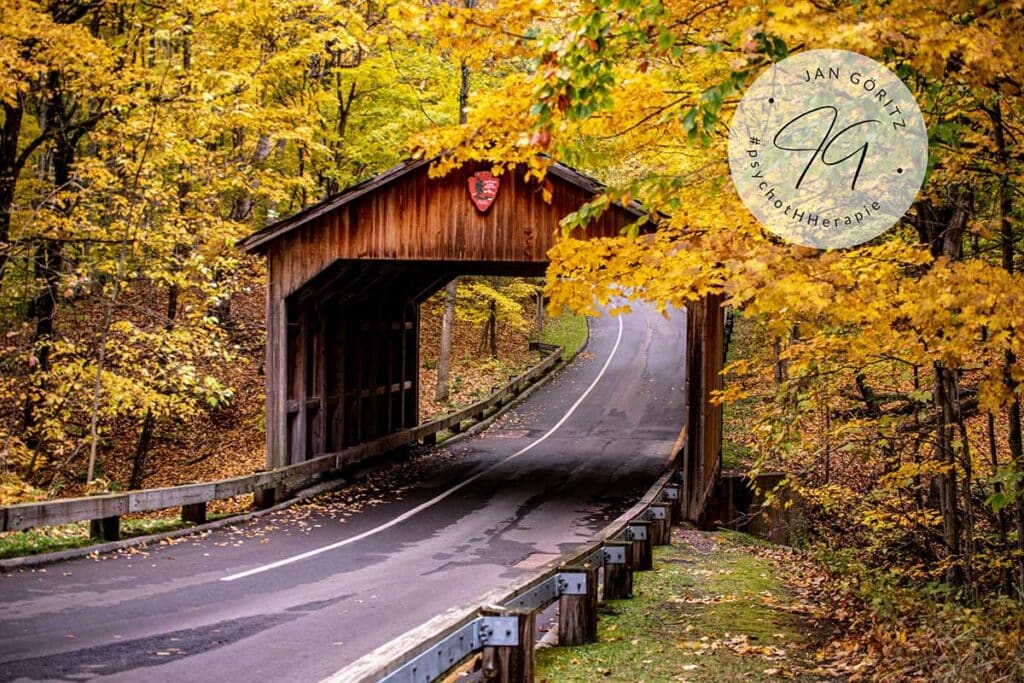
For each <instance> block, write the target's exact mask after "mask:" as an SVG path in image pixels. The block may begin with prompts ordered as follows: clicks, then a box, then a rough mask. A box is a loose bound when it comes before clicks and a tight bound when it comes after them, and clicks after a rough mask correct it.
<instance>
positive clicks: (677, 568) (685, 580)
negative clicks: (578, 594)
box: [537, 530, 807, 683]
mask: <svg viewBox="0 0 1024 683" xmlns="http://www.w3.org/2000/svg"><path fill="white" fill-rule="evenodd" d="M676 533H677V535H679V534H680V533H683V534H685V538H684V540H676V541H675V542H674V543H673V545H672V546H669V547H665V548H659V549H656V551H655V556H654V562H655V570H654V571H652V572H642V573H637V574H636V575H635V584H634V597H633V598H632V599H630V600H618V601H610V602H608V603H605V604H604V605H603V606H602V609H603V611H602V614H601V620H600V622H599V627H598V642H597V643H594V644H591V645H585V646H582V647H576V648H548V649H543V650H540V651H538V652H537V680H538V681H547V682H548V683H555V682H557V683H571V682H574V681H575V682H579V683H585V682H590V681H622V682H623V683H626V682H628V683H642V682H646V683H653V682H656V681H735V680H750V681H771V680H785V679H787V677H788V675H791V674H792V673H793V667H792V664H793V662H794V661H795V660H798V659H800V658H801V655H802V653H803V652H804V647H805V641H806V640H807V637H806V636H805V631H804V629H805V626H804V624H802V623H801V622H800V621H799V620H798V619H797V618H796V617H794V616H793V615H792V614H791V613H789V612H786V611H784V610H781V609H778V608H777V607H776V606H775V605H776V604H778V602H779V601H782V602H784V601H785V599H786V597H787V596H786V591H785V588H784V585H783V582H782V580H781V577H780V576H779V570H778V569H777V568H776V567H775V566H774V565H772V563H771V562H770V561H769V560H768V559H765V558H763V557H760V556H758V555H757V554H756V553H754V552H752V547H751V546H752V545H757V544H759V543H760V542H759V541H756V540H749V539H750V537H747V536H745V535H743V534H732V533H714V534H704V533H700V532H692V531H686V532H679V531H678V530H677V531H676Z"/></svg>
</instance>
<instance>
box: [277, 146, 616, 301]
mask: <svg viewBox="0 0 1024 683" xmlns="http://www.w3.org/2000/svg"><path fill="white" fill-rule="evenodd" d="M476 170H479V169H478V168H465V169H461V170H459V171H454V172H452V173H451V174H449V175H447V176H445V177H444V178H430V177H429V176H428V169H427V166H421V167H419V168H416V169H414V170H412V171H410V172H409V173H407V174H405V175H401V176H399V177H397V178H395V179H393V180H391V181H390V182H388V183H387V184H385V185H382V186H381V187H379V188H377V189H376V190H374V191H373V192H370V193H366V194H363V195H361V196H359V197H357V198H356V199H354V200H353V201H351V202H348V203H346V204H343V205H341V206H339V207H338V208H337V209H335V210H333V211H327V212H325V213H322V214H320V215H318V216H316V217H315V218H313V219H311V220H309V221H308V222H306V223H302V224H300V225H298V227H296V228H295V229H293V230H291V231H290V232H286V233H284V234H282V235H280V236H279V237H277V238H275V239H274V240H273V241H270V242H268V243H267V244H266V246H265V248H266V251H267V255H268V258H269V264H270V273H271V275H270V277H271V279H272V280H273V281H275V282H276V284H277V285H278V286H279V288H280V293H281V295H284V296H287V295H289V294H291V293H293V292H295V291H297V290H298V289H299V288H300V287H302V286H303V285H304V284H305V283H307V282H308V281H310V280H311V279H313V278H314V277H316V276H317V275H318V274H320V273H322V272H323V271H324V270H326V269H327V268H329V267H330V266H331V265H332V264H333V263H334V262H335V261H337V260H344V259H382V260H400V261H446V262H453V261H454V262H473V261H476V262H488V263H519V264H524V263H532V264H540V265H543V264H546V263H547V252H548V250H549V249H551V247H552V246H554V244H555V240H556V239H557V237H558V235H559V234H560V232H559V227H558V226H559V222H560V221H561V219H562V218H563V217H564V216H565V215H566V214H568V213H571V212H572V211H575V210H576V209H578V208H579V207H580V206H582V205H583V204H584V203H586V202H587V201H589V200H590V199H592V198H593V193H591V192H588V191H587V190H586V189H584V188H582V187H579V186H577V185H574V184H572V183H570V182H567V181H566V180H563V179H561V178H558V177H554V176H552V177H550V178H549V181H550V182H551V184H552V197H551V202H550V203H547V202H545V201H544V200H543V197H542V195H541V188H540V186H539V185H538V184H537V183H535V182H526V181H525V180H524V179H523V175H522V173H521V172H516V173H512V172H508V173H505V174H503V175H502V176H501V186H500V188H499V190H498V194H497V197H496V198H495V200H494V204H493V205H492V206H491V207H490V209H489V210H488V211H486V212H481V211H479V210H477V208H476V207H475V206H474V205H473V203H472V202H471V201H470V197H469V190H468V179H469V177H470V176H471V175H472V174H473V173H474V172H475V171H476ZM634 220H636V214H635V213H633V212H631V211H628V210H626V209H623V208H621V207H614V208H613V209H612V210H610V211H609V212H607V213H606V214H605V215H604V216H603V217H602V218H601V219H599V220H597V221H596V222H595V223H594V224H592V225H591V226H590V227H589V228H588V229H587V232H586V236H588V237H593V236H612V235H617V234H618V233H619V230H620V229H621V228H622V227H623V226H625V225H628V224H629V223H631V222H633V221H634ZM581 234H582V233H581Z"/></svg>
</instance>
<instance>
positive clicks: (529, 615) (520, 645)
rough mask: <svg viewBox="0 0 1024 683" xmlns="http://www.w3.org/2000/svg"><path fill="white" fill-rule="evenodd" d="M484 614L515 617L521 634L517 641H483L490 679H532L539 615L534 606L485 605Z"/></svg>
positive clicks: (517, 682) (495, 682)
mask: <svg viewBox="0 0 1024 683" xmlns="http://www.w3.org/2000/svg"><path fill="white" fill-rule="evenodd" d="M480 614H481V616H485V617H516V619H517V624H518V626H519V634H518V638H517V639H516V643H517V644H516V645H495V646H489V645H486V644H485V645H484V649H483V654H482V655H481V658H480V659H481V662H482V664H483V667H482V671H483V675H484V680H485V681H488V682H489V683H533V649H534V642H533V640H534V633H535V632H536V615H535V614H534V612H533V611H531V610H520V609H507V608H503V607H486V608H484V609H482V610H480Z"/></svg>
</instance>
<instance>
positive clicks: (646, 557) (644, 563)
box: [627, 519, 654, 572]
mask: <svg viewBox="0 0 1024 683" xmlns="http://www.w3.org/2000/svg"><path fill="white" fill-rule="evenodd" d="M650 526H651V522H650V521H649V520H646V519H634V520H633V521H632V522H630V523H629V526H628V527H627V528H628V529H629V531H630V534H631V538H632V542H633V548H632V551H633V552H632V555H633V560H632V564H633V569H634V570H635V571H638V572H643V571H647V570H649V569H654V553H653V551H652V548H651V530H650Z"/></svg>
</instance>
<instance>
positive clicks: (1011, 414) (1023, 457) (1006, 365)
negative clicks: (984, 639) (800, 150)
mask: <svg viewBox="0 0 1024 683" xmlns="http://www.w3.org/2000/svg"><path fill="white" fill-rule="evenodd" d="M988 113H989V117H990V118H991V119H992V132H993V136H994V137H995V142H996V150H997V152H998V154H999V160H1000V161H1001V162H1002V163H1003V164H1005V165H1006V166H1005V167H1007V168H1008V167H1009V163H1010V161H1011V160H1010V155H1009V151H1008V148H1007V142H1006V127H1005V124H1004V122H1003V110H1002V105H1001V103H1000V102H999V101H998V100H997V101H996V103H995V104H994V105H993V106H992V108H991V109H989V110H988ZM1012 218H1013V186H1012V185H1011V183H1010V177H1009V175H1008V174H1007V173H1005V172H1004V173H1003V174H1002V175H1001V176H1000V177H999V236H1000V243H1001V244H1000V246H1001V247H1002V261H1003V269H1004V270H1006V272H1007V273H1013V272H1014V270H1015V268H1016V263H1015V262H1014V243H1015V239H1014V237H1015V236H1014V234H1013V219H1012ZM1016 363H1017V356H1016V354H1014V352H1013V350H1012V349H1010V348H1007V349H1006V352H1005V354H1004V358H1003V382H1004V384H1005V385H1006V388H1007V390H1008V391H1009V394H1010V404H1009V406H1008V407H1007V414H1006V421H1007V427H1008V438H1007V441H1008V445H1009V447H1010V458H1011V460H1012V462H1013V466H1014V468H1015V469H1016V470H1017V471H1018V472H1020V471H1024V438H1022V434H1021V409H1020V397H1019V395H1018V393H1017V390H1018V383H1017V381H1016V380H1015V379H1014V378H1013V373H1012V370H1013V367H1014V365H1016ZM993 465H994V466H997V465H998V462H997V460H993ZM1015 493H1016V504H1015V505H1014V511H1015V517H1016V519H1015V521H1016V526H1017V551H1018V558H1017V591H1018V593H1019V596H1020V597H1024V496H1022V492H1021V491H1020V489H1019V487H1018V488H1017V489H1016V490H1015Z"/></svg>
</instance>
